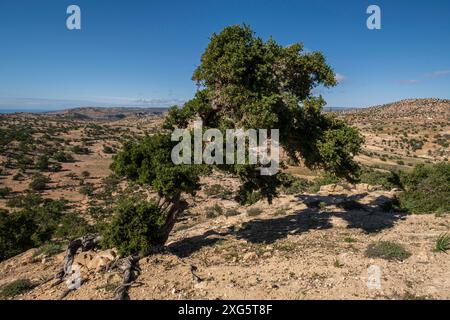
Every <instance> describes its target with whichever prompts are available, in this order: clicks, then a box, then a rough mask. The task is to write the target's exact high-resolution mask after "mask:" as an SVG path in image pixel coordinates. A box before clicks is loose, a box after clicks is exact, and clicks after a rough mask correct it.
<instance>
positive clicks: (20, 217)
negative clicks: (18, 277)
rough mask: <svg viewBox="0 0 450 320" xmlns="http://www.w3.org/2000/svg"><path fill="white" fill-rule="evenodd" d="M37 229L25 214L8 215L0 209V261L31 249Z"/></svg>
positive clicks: (30, 218)
mask: <svg viewBox="0 0 450 320" xmlns="http://www.w3.org/2000/svg"><path fill="white" fill-rule="evenodd" d="M37 229H38V226H37V225H36V223H35V221H34V219H33V217H32V216H30V215H29V214H28V213H27V212H18V213H9V212H8V211H6V210H3V209H0V261H3V260H5V259H8V258H10V257H13V256H15V255H17V254H19V253H21V252H23V251H25V250H28V249H30V248H32V247H33V246H34V245H35V242H34V240H33V235H34V234H35V232H36V230H37Z"/></svg>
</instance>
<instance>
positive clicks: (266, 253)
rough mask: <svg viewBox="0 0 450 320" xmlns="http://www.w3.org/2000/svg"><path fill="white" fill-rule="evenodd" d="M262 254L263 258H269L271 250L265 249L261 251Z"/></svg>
mask: <svg viewBox="0 0 450 320" xmlns="http://www.w3.org/2000/svg"><path fill="white" fill-rule="evenodd" d="M262 256H263V258H270V257H272V252H270V251H266V252H264V253H263V255H262Z"/></svg>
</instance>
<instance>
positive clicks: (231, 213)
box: [225, 208, 241, 217]
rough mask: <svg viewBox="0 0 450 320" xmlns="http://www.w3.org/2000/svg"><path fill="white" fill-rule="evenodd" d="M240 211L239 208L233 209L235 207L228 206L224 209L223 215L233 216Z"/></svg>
mask: <svg viewBox="0 0 450 320" xmlns="http://www.w3.org/2000/svg"><path fill="white" fill-rule="evenodd" d="M240 214H241V213H240V212H239V210H237V209H235V208H229V209H227V210H226V211H225V216H227V217H233V216H238V215H240Z"/></svg>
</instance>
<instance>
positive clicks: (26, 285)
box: [0, 279, 34, 298]
mask: <svg viewBox="0 0 450 320" xmlns="http://www.w3.org/2000/svg"><path fill="white" fill-rule="evenodd" d="M33 288H34V285H33V283H32V282H31V281H30V280H28V279H18V280H16V281H13V282H11V283H8V284H7V285H5V286H3V287H1V290H0V297H1V298H14V297H15V296H18V295H20V294H24V293H25V292H28V291H30V290H32V289H33Z"/></svg>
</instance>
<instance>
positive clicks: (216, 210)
mask: <svg viewBox="0 0 450 320" xmlns="http://www.w3.org/2000/svg"><path fill="white" fill-rule="evenodd" d="M205 212H206V217H208V218H215V217H218V216H221V215H222V214H223V207H222V206H221V205H219V204H218V203H216V204H215V205H213V206H211V207H206V208H205Z"/></svg>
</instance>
